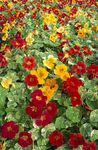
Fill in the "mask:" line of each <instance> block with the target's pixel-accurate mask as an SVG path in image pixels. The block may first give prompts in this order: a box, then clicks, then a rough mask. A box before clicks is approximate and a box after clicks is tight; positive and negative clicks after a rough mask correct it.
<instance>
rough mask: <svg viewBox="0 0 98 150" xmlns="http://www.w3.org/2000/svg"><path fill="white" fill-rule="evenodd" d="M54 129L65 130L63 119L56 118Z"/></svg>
mask: <svg viewBox="0 0 98 150" xmlns="http://www.w3.org/2000/svg"><path fill="white" fill-rule="evenodd" d="M55 127H56V128H58V129H62V128H65V119H64V117H58V118H57V119H56V121H55Z"/></svg>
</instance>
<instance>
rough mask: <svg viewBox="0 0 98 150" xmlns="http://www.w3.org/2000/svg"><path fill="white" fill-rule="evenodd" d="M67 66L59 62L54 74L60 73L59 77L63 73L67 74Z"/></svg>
mask: <svg viewBox="0 0 98 150" xmlns="http://www.w3.org/2000/svg"><path fill="white" fill-rule="evenodd" d="M67 68H68V67H67V66H66V65H64V64H59V65H56V67H55V69H54V74H56V75H58V76H59V77H61V76H62V75H64V74H65V72H66V71H67Z"/></svg>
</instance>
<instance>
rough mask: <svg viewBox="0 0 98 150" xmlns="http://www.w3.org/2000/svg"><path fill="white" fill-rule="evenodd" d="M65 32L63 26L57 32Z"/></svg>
mask: <svg viewBox="0 0 98 150" xmlns="http://www.w3.org/2000/svg"><path fill="white" fill-rule="evenodd" d="M64 30H65V28H64V26H61V27H59V28H58V29H57V32H59V33H63V32H64Z"/></svg>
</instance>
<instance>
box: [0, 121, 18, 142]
mask: <svg viewBox="0 0 98 150" xmlns="http://www.w3.org/2000/svg"><path fill="white" fill-rule="evenodd" d="M18 131H19V126H18V125H17V124H16V123H15V122H14V121H8V122H6V123H4V124H3V126H2V127H1V135H2V137H3V138H11V139H12V138H14V137H15V136H16V133H17V132H18Z"/></svg>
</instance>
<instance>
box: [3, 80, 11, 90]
mask: <svg viewBox="0 0 98 150" xmlns="http://www.w3.org/2000/svg"><path fill="white" fill-rule="evenodd" d="M11 84H12V79H10V78H3V79H2V81H1V85H2V87H4V88H6V89H8V88H9V86H10V85H11Z"/></svg>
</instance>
